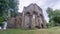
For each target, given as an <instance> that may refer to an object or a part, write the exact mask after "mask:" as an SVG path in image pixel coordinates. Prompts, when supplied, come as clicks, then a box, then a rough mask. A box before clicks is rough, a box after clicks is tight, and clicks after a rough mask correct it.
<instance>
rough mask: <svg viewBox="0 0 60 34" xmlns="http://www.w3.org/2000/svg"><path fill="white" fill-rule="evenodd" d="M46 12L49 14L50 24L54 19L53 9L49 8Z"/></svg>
mask: <svg viewBox="0 0 60 34" xmlns="http://www.w3.org/2000/svg"><path fill="white" fill-rule="evenodd" d="M46 12H47V14H48V17H49V22H50V21H51V20H52V18H53V9H52V8H49V7H48V8H47V10H46Z"/></svg>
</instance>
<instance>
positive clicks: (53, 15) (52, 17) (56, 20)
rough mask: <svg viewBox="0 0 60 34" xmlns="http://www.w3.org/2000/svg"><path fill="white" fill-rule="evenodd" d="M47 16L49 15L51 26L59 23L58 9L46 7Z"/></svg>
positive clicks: (59, 14) (59, 11) (59, 12)
mask: <svg viewBox="0 0 60 34" xmlns="http://www.w3.org/2000/svg"><path fill="white" fill-rule="evenodd" d="M46 12H47V14H48V17H49V22H50V24H51V26H57V25H60V10H54V11H53V9H51V8H49V7H48V8H47V10H46Z"/></svg>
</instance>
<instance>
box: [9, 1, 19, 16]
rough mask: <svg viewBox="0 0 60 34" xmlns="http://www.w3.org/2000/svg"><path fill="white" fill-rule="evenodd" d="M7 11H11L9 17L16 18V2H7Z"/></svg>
mask: <svg viewBox="0 0 60 34" xmlns="http://www.w3.org/2000/svg"><path fill="white" fill-rule="evenodd" d="M9 9H12V10H11V11H10V12H11V16H13V17H14V16H16V14H18V0H9Z"/></svg>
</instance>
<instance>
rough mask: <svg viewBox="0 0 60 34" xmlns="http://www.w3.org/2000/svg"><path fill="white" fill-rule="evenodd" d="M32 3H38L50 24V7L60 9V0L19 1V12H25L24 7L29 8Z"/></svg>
mask: <svg viewBox="0 0 60 34" xmlns="http://www.w3.org/2000/svg"><path fill="white" fill-rule="evenodd" d="M31 3H36V4H37V5H38V6H39V7H40V8H42V10H43V14H44V18H45V20H46V21H47V22H48V21H49V18H48V14H47V13H46V9H47V8H48V7H50V8H52V9H53V10H55V9H60V0H19V10H18V11H19V12H22V11H23V8H24V6H25V7H27V6H28V5H29V4H31Z"/></svg>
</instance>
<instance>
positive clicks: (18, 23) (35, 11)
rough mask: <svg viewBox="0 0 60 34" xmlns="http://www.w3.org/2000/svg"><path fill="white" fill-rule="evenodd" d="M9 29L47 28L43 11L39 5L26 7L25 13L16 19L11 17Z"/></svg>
mask: <svg viewBox="0 0 60 34" xmlns="http://www.w3.org/2000/svg"><path fill="white" fill-rule="evenodd" d="M7 24H8V25H7V27H8V28H45V27H46V23H45V19H44V16H43V12H42V9H41V8H40V7H39V6H38V5H37V4H30V5H29V6H27V7H24V9H23V12H22V13H19V14H18V15H17V16H16V17H15V18H13V17H10V18H9V19H8V23H7Z"/></svg>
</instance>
